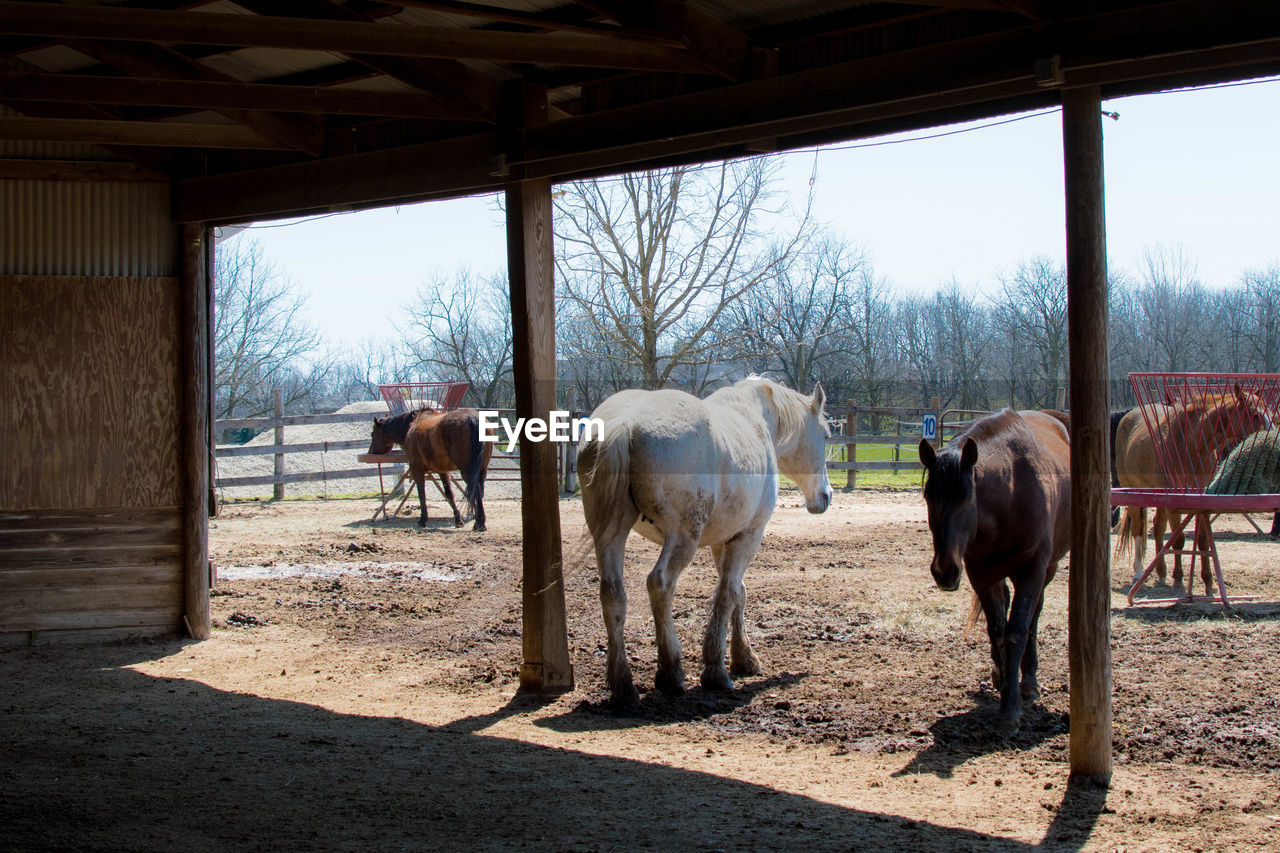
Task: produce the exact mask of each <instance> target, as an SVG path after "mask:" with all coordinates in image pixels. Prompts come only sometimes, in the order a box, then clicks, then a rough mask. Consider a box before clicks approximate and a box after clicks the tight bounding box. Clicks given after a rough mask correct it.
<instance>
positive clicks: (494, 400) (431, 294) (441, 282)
mask: <svg viewBox="0 0 1280 853" xmlns="http://www.w3.org/2000/svg"><path fill="white" fill-rule="evenodd" d="M404 311H405V314H406V315H407V316H408V318H409V319H408V323H407V327H406V329H405V330H404V331H405V333H406V334H407V336H408V337H409V338H410V340H411V347H412V350H413V355H414V359H415V361H416V365H415V366H417V367H418V368H420V369H422V370H424V371H426V372H427V373H429V374H430V375H431V376H432V377H433V378H435V379H439V380H442V381H443V380H450V379H463V380H466V381H467V382H469V383H470V384H471V387H470V388H469V389H468V390H467V400H468V402H469V403H470V404H471V405H473V406H478V407H481V408H498V407H502V406H509V405H511V404H512V403H513V399H512V395H513V390H512V384H511V382H512V378H511V369H512V368H511V357H512V335H511V292H510V289H509V288H508V287H507V283H506V279H505V278H504V277H502V276H493V277H490V278H488V279H481V278H479V277H477V276H476V275H475V274H473V273H472V272H471V271H470V270H467V269H464V270H460V271H459V272H457V273H456V274H455V276H454V278H453V279H452V280H449V279H446V278H444V277H437V278H434V279H432V280H431V281H428V282H426V283H424V284H423V285H422V286H421V287H419V288H418V295H417V298H415V299H414V300H413V301H411V302H410V303H408V304H407V305H405V306H404Z"/></svg>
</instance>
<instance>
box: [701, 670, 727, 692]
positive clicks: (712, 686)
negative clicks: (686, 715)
mask: <svg viewBox="0 0 1280 853" xmlns="http://www.w3.org/2000/svg"><path fill="white" fill-rule="evenodd" d="M701 681H702V689H703V690H720V691H725V692H728V691H731V690H733V689H734V688H733V680H732V679H730V678H729V673H728V671H727V670H726V669H725V668H724V667H716V668H715V669H705V670H703V671H702V679H701Z"/></svg>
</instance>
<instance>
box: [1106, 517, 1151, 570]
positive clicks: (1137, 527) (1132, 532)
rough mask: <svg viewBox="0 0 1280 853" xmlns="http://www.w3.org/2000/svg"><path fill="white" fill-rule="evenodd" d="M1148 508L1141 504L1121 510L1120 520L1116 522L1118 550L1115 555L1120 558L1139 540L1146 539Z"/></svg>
mask: <svg viewBox="0 0 1280 853" xmlns="http://www.w3.org/2000/svg"><path fill="white" fill-rule="evenodd" d="M1146 527H1147V510H1146V508H1145V507H1140V506H1126V507H1124V508H1123V509H1121V511H1120V520H1119V521H1118V522H1117V523H1116V526H1115V531H1116V534H1117V535H1116V550H1115V554H1114V555H1113V556H1114V558H1115V559H1119V558H1121V557H1123V556H1125V555H1126V554H1128V553H1129V547H1130V546H1131V545H1133V544H1134V543H1136V542H1138V541H1139V540H1144V539H1146V535H1147V531H1146Z"/></svg>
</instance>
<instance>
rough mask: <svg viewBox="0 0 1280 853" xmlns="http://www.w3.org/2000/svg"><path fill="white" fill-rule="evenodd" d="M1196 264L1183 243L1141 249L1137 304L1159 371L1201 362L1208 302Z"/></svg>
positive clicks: (1188, 367)
mask: <svg viewBox="0 0 1280 853" xmlns="http://www.w3.org/2000/svg"><path fill="white" fill-rule="evenodd" d="M1197 267H1198V264H1197V263H1196V260H1195V258H1193V257H1192V256H1191V255H1189V254H1188V253H1187V252H1186V250H1185V249H1184V248H1183V247H1182V246H1180V245H1164V244H1158V245H1156V246H1155V247H1154V248H1148V249H1147V250H1146V251H1144V252H1143V255H1142V264H1141V268H1140V271H1139V279H1140V283H1139V285H1138V293H1137V306H1138V308H1139V310H1140V312H1141V317H1140V319H1141V324H1142V331H1144V332H1145V333H1146V335H1147V340H1148V341H1149V345H1150V346H1151V348H1152V350H1153V354H1154V356H1155V358H1156V364H1155V367H1156V369H1158V370H1194V369H1196V368H1198V367H1202V366H1203V365H1202V364H1201V363H1200V362H1201V360H1202V358H1203V355H1204V352H1205V344H1204V341H1205V339H1204V336H1203V335H1201V334H1200V332H1201V330H1202V328H1203V326H1204V323H1205V320H1206V318H1207V317H1208V305H1207V294H1206V293H1205V289H1204V286H1203V285H1202V284H1201V283H1200V276H1199V273H1198V271H1197Z"/></svg>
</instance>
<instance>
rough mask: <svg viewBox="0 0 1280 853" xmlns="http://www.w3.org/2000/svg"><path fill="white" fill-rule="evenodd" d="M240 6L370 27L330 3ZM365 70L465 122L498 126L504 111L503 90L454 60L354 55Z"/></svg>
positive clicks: (253, 0)
mask: <svg viewBox="0 0 1280 853" xmlns="http://www.w3.org/2000/svg"><path fill="white" fill-rule="evenodd" d="M239 5H241V6H243V7H244V8H246V9H248V10H249V11H251V12H256V13H258V14H260V15H288V16H302V15H306V16H310V17H315V18H323V19H325V20H329V21H351V22H355V23H367V20H368V19H367V18H365V17H364V16H363V15H361V14H360V13H359V12H356V11H354V10H352V9H350V8H348V7H346V6H342V5H339V4H338V3H334V2H330V0H240V3H239ZM350 56H351V58H352V59H354V60H356V61H357V62H359V63H361V64H362V65H364V66H365V67H366V68H369V69H370V70H372V71H374V72H376V73H379V74H385V75H387V76H389V77H394V78H395V79H396V80H399V81H400V82H401V83H405V84H408V85H410V86H412V87H414V88H415V89H417V90H419V91H420V92H423V93H425V94H427V95H430V96H431V97H433V98H435V99H436V100H437V101H439V102H440V104H441V105H442V107H445V108H452V109H453V110H454V111H455V112H456V114H457V116H458V117H459V118H462V119H470V120H472V121H481V122H485V123H487V124H496V123H497V121H498V118H499V115H500V113H501V109H502V90H501V86H500V85H499V84H498V83H497V82H496V81H494V80H491V79H490V78H488V77H486V76H485V75H483V74H481V73H479V72H477V71H475V70H473V69H472V68H469V67H468V66H466V65H465V64H463V63H461V62H458V61H456V60H452V59H413V58H408V57H402V56H377V55H372V54H364V53H354V54H350Z"/></svg>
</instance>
